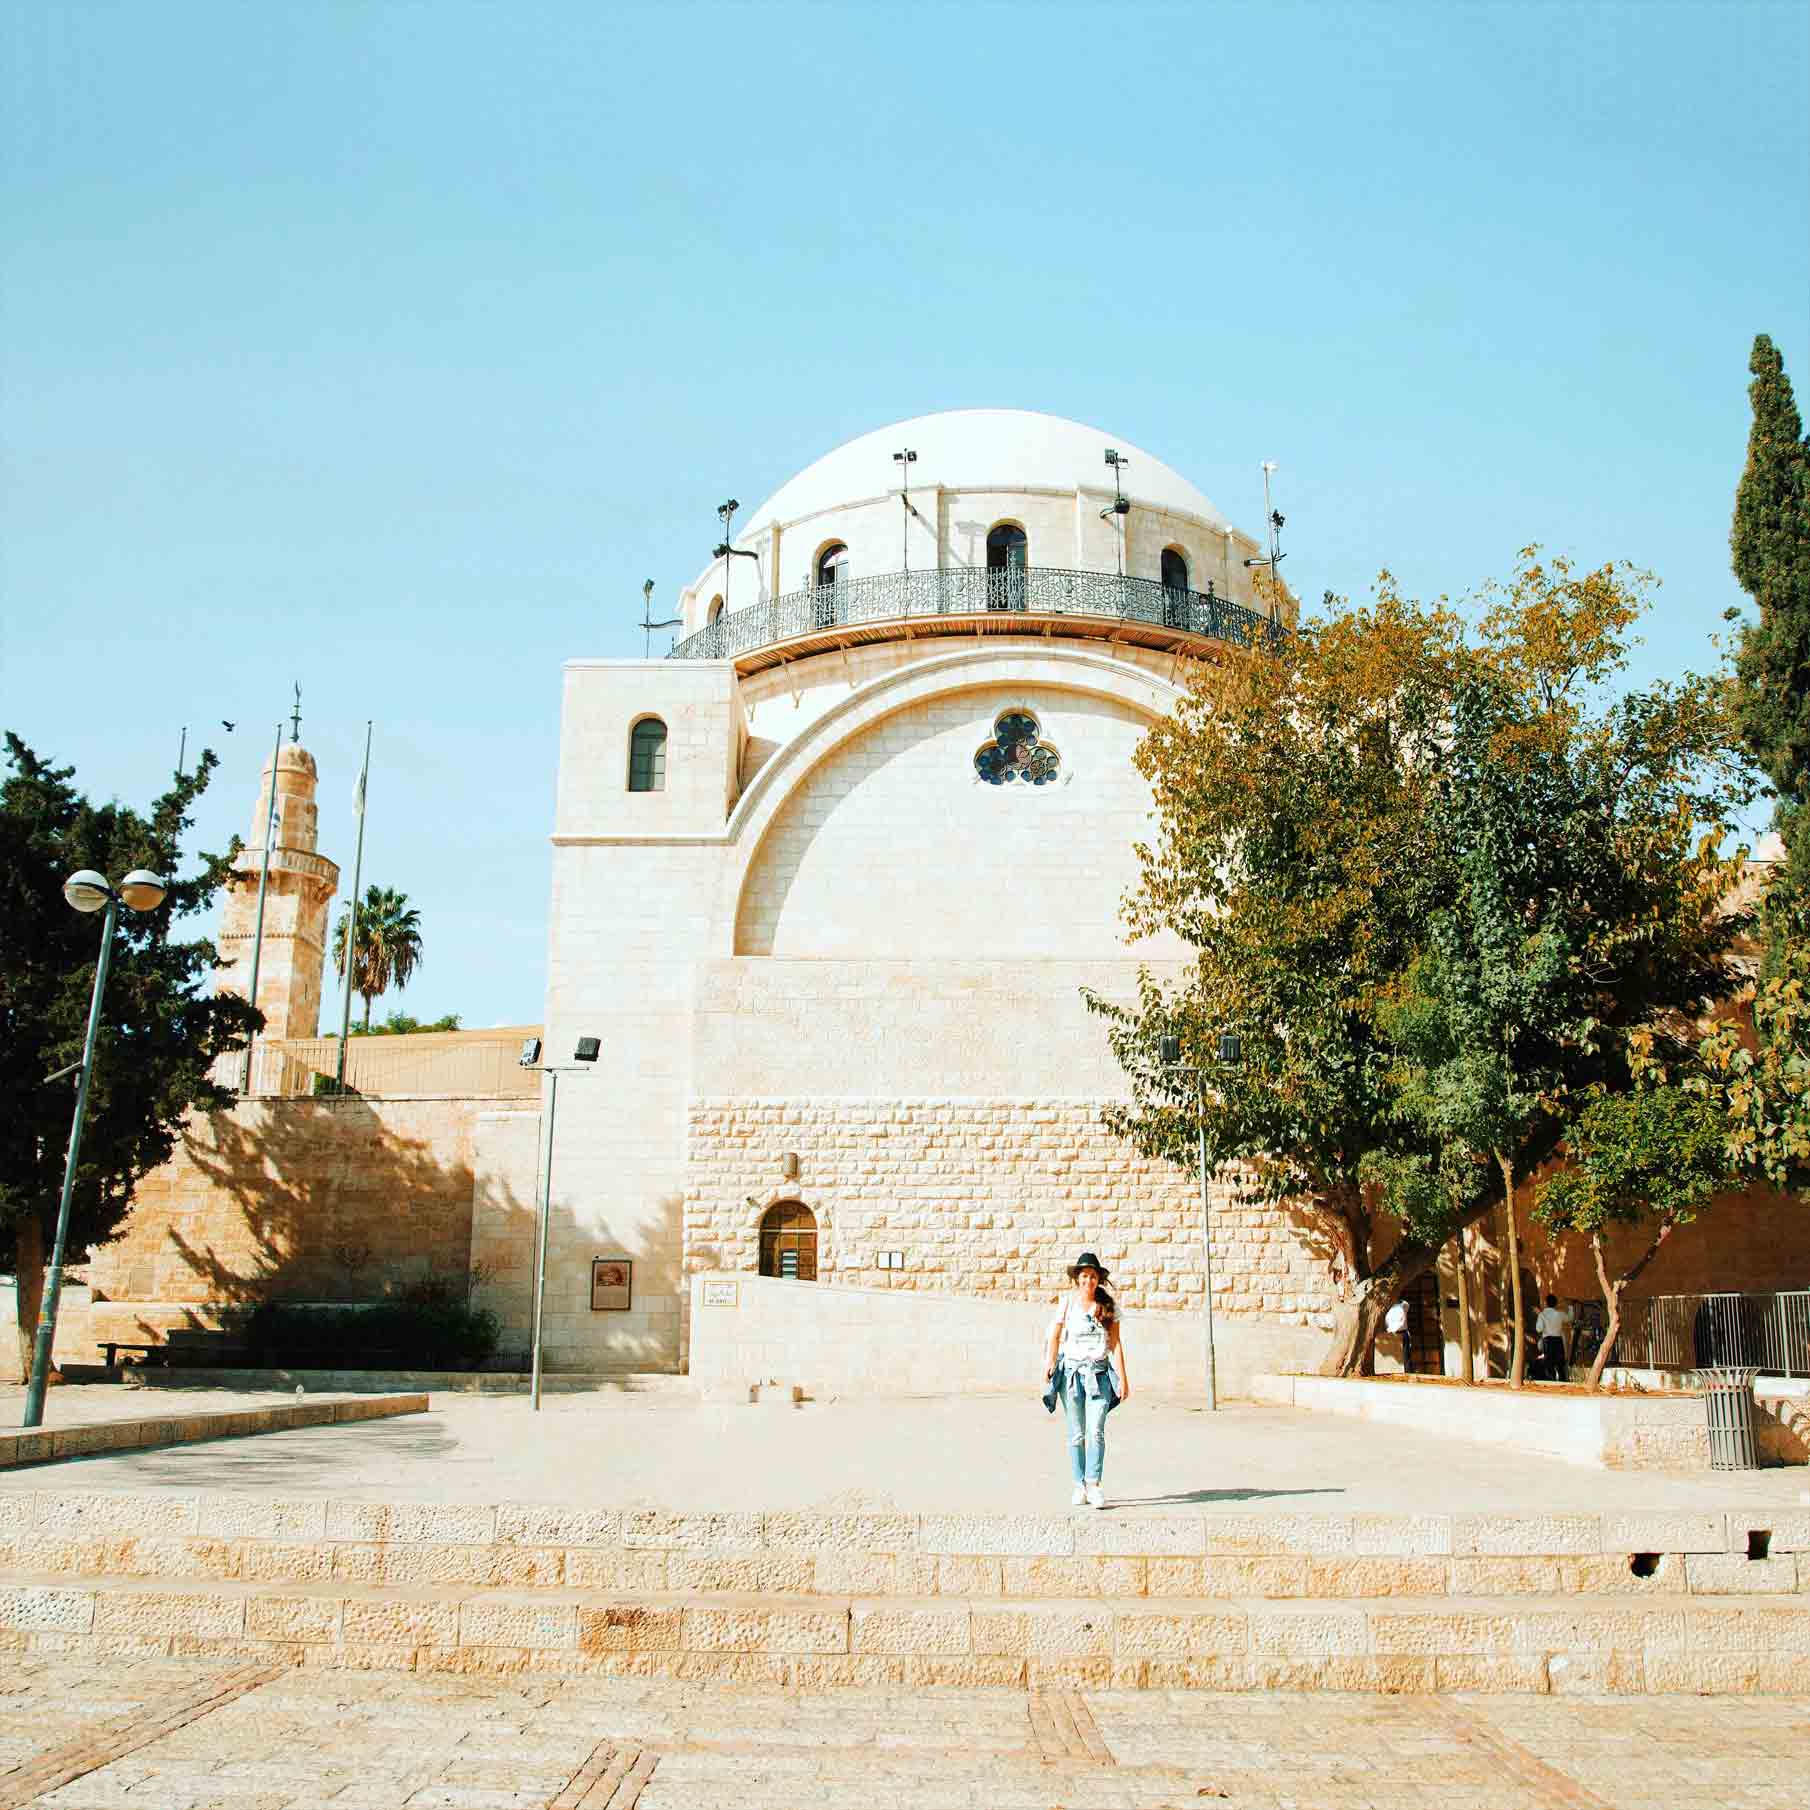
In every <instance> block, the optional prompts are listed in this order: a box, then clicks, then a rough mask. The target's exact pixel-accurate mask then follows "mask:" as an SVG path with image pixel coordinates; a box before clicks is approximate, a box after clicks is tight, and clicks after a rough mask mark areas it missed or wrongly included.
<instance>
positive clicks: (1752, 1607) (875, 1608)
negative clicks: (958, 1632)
mask: <svg viewBox="0 0 1810 1810" xmlns="http://www.w3.org/2000/svg"><path fill="white" fill-rule="evenodd" d="M81 1595H89V1596H94V1597H97V1598H98V1597H133V1598H145V1599H156V1600H163V1601H169V1602H178V1603H183V1604H193V1603H201V1602H206V1601H224V1602H235V1601H236V1602H253V1601H264V1600H270V1601H281V1602H318V1603H341V1602H358V1603H372V1604H389V1605H394V1606H397V1607H399V1608H407V1607H410V1606H419V1607H422V1608H428V1607H438V1606H446V1605H451V1606H454V1607H459V1608H464V1607H466V1606H476V1607H479V1608H482V1609H512V1610H519V1611H521V1612H522V1613H523V1614H524V1615H528V1616H532V1617H545V1616H548V1615H549V1614H552V1613H555V1612H557V1611H558V1610H560V1609H562V1608H572V1609H585V1610H592V1609H595V1610H618V1609H620V1610H624V1611H636V1610H646V1611H649V1612H654V1611H664V1612H671V1611H674V1610H677V1611H680V1612H692V1611H706V1612H723V1613H729V1614H735V1615H743V1616H750V1617H752V1616H765V1617H778V1618H782V1619H783V1618H787V1617H803V1618H807V1619H808V1618H818V1617H826V1616H827V1617H835V1616H846V1615H871V1616H878V1617H892V1616H904V1615H918V1614H934V1615H940V1616H945V1617H952V1616H955V1615H960V1614H967V1613H969V1612H979V1613H985V1614H999V1615H1020V1616H1054V1617H1061V1616H1076V1617H1080V1618H1082V1619H1083V1620H1087V1619H1095V1620H1097V1619H1100V1618H1103V1617H1104V1618H1113V1619H1124V1618H1135V1617H1150V1616H1158V1617H1161V1616H1192V1617H1199V1618H1202V1619H1207V1620H1213V1619H1226V1618H1237V1617H1246V1618H1249V1617H1253V1616H1269V1617H1274V1618H1283V1619H1287V1618H1293V1619H1299V1620H1304V1621H1305V1620H1316V1619H1326V1618H1338V1619H1341V1620H1344V1621H1347V1622H1349V1621H1354V1620H1368V1619H1371V1618H1373V1617H1401V1616H1430V1617H1432V1618H1434V1619H1436V1620H1439V1621H1453V1620H1478V1619H1481V1620H1489V1621H1500V1620H1512V1619H1516V1618H1524V1617H1530V1616H1539V1615H1547V1614H1564V1615H1570V1616H1575V1617H1579V1618H1581V1619H1585V1620H1588V1619H1590V1618H1593V1617H1601V1616H1606V1615H1620V1616H1634V1617H1638V1618H1643V1619H1648V1620H1656V1619H1660V1618H1672V1619H1678V1618H1681V1617H1686V1616H1689V1617H1693V1618H1697V1619H1704V1618H1708V1619H1711V1620H1714V1619H1717V1618H1721V1619H1726V1618H1728V1617H1730V1616H1736V1615H1749V1614H1760V1615H1762V1616H1763V1617H1764V1618H1766V1619H1767V1620H1769V1621H1770V1620H1777V1621H1780V1622H1782V1623H1783V1624H1784V1625H1786V1626H1787V1627H1788V1628H1789V1629H1790V1630H1791V1631H1792V1632H1794V1633H1795V1634H1796V1635H1797V1636H1798V1637H1799V1639H1800V1642H1801V1645H1800V1646H1799V1647H1795V1648H1793V1649H1792V1650H1801V1651H1803V1652H1804V1653H1805V1655H1806V1657H1807V1659H1810V1600H1799V1599H1798V1598H1796V1597H1783V1598H1781V1597H1780V1596H1778V1595H1775V1594H1761V1595H1748V1596H1736V1595H1730V1596H1717V1597H1687V1596H1678V1595H1670V1596H1646V1595H1630V1596H1625V1597H1591V1598H1588V1599H1586V1598H1582V1597H1579V1596H1577V1595H1575V1594H1571V1593H1546V1594H1530V1595H1526V1596H1517V1597H1513V1598H1503V1597H1499V1596H1425V1595H1423V1596H1394V1597H1371V1598H1350V1599H1346V1600H1343V1601H1341V1602H1340V1603H1339V1604H1338V1606H1337V1607H1328V1605H1327V1603H1326V1602H1325V1601H1324V1600H1323V1599H1311V1600H1290V1599H1287V1598H1275V1597H1199V1596H1149V1597H1121V1598H1112V1597H1097V1596H1051V1597H1042V1598H1036V1599H1029V1598H1023V1597H1007V1596H986V1595H980V1594H970V1595H964V1596H866V1595H862V1594H859V1593H849V1592H845V1593H843V1594H841V1595H836V1596H827V1595H826V1596H806V1595H793V1594H781V1593H772V1592H764V1591H751V1590H604V1589H570V1590H519V1589H509V1588H491V1589H485V1588H474V1587H472V1586H470V1585H461V1584H359V1583H346V1582H341V1581H338V1580H318V1581H312V1582H302V1583H293V1584H275V1585H273V1584H271V1583H268V1582H265V1581H264V1580H261V1579H249V1578H222V1579H217V1580H215V1579H191V1578H177V1579H165V1578H122V1577H96V1578H79V1579H71V1578H69V1577H66V1576H63V1575H60V1574H58V1573H54V1572H17V1571H13V1572H0V1627H4V1626H8V1625H11V1622H10V1617H11V1616H12V1615H13V1614H14V1613H15V1611H16V1608H17V1605H18V1604H19V1603H20V1602H21V1601H23V1600H26V1599H29V1600H31V1601H34V1602H47V1601H49V1600H50V1599H52V1598H59V1597H74V1596H81Z"/></svg>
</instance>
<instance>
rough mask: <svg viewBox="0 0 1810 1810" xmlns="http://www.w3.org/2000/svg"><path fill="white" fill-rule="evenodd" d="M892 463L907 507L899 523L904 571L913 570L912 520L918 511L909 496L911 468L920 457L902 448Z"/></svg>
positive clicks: (906, 447)
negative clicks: (896, 469) (895, 467)
mask: <svg viewBox="0 0 1810 1810" xmlns="http://www.w3.org/2000/svg"><path fill="white" fill-rule="evenodd" d="M892 462H893V463H894V464H895V465H896V466H898V468H899V501H900V502H901V503H903V504H904V505H905V510H904V516H903V519H902V520H901V521H900V523H899V536H900V539H899V547H900V553H901V556H902V558H903V560H904V569H905V570H906V571H907V572H909V571H910V570H911V518H912V517H913V516H914V515H916V514H917V511H916V510H915V509H913V508H912V506H911V497H910V495H909V494H908V492H909V490H910V488H911V468H912V466H914V465H915V464H917V462H918V455H917V454H916V453H915V452H914V451H913V450H912V449H911V448H910V447H909V446H902V447H900V448H899V450H898V451H897V452H896V453H894V454H893V456H892Z"/></svg>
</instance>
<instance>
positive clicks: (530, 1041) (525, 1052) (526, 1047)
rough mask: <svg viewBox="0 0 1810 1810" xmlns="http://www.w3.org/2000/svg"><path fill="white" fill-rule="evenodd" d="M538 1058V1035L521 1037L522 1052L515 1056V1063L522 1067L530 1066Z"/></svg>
mask: <svg viewBox="0 0 1810 1810" xmlns="http://www.w3.org/2000/svg"><path fill="white" fill-rule="evenodd" d="M539 1060H540V1039H539V1038H538V1037H524V1038H523V1039H522V1053H521V1054H520V1055H519V1056H518V1057H517V1058H516V1062H517V1064H518V1065H519V1066H520V1067H522V1068H532V1067H533V1066H534V1065H535V1063H537V1062H538V1061H539Z"/></svg>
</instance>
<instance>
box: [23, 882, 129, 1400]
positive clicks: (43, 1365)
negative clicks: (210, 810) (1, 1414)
mask: <svg viewBox="0 0 1810 1810" xmlns="http://www.w3.org/2000/svg"><path fill="white" fill-rule="evenodd" d="M63 896H64V897H65V898H66V899H67V900H68V901H69V903H70V904H71V905H73V906H74V907H75V909H76V910H77V911H93V910H94V909H95V908H96V906H97V905H98V904H99V903H100V902H101V900H102V899H104V900H105V901H106V909H107V915H106V917H105V919H104V920H103V921H102V923H101V952H100V957H99V959H98V960H97V961H96V962H95V965H94V993H93V995H92V997H91V998H90V999H89V1001H88V1034H87V1036H86V1037H84V1038H83V1040H82V1060H81V1064H80V1067H79V1069H78V1071H77V1073H78V1075H79V1077H80V1078H79V1079H78V1080H77V1082H76V1086H75V1120H74V1123H73V1124H71V1126H70V1128H69V1154H68V1156H67V1157H66V1158H65V1159H64V1162H63V1195H62V1199H61V1200H59V1201H58V1203H57V1231H56V1238H55V1241H54V1242H53V1243H52V1245H51V1247H50V1268H49V1270H48V1271H47V1272H46V1274H45V1277H44V1294H43V1297H42V1299H41V1301H40V1303H39V1306H38V1332H37V1339H36V1342H35V1344H34V1345H33V1347H32V1354H31V1380H30V1381H29V1382H28V1383H27V1384H26V1388H25V1414H24V1417H23V1419H22V1420H21V1421H20V1425H21V1426H25V1427H36V1426H40V1425H42V1424H43V1420H44V1391H45V1389H46V1388H47V1387H48V1386H49V1383H50V1361H51V1352H52V1350H53V1348H54V1347H55V1345H56V1340H57V1307H58V1305H59V1303H60V1302H61V1300H62V1295H63V1254H64V1252H65V1250H66V1249H67V1248H68V1245H69V1203H70V1201H71V1200H72V1199H73V1198H74V1196H75V1171H76V1165H77V1164H78V1163H79V1162H80V1161H81V1156H82V1126H83V1123H84V1122H85V1121H86V1119H87V1117H88V1082H89V1079H90V1077H91V1076H92V1075H93V1074H94V1041H95V1038H96V1036H97V1035H98V1034H99V1032H100V1025H101V995H102V994H103V993H105V992H106V990H107V970H108V968H109V967H110V966H111V965H112V961H113V930H114V926H115V925H116V924H117V923H118V921H119V907H120V902H121V900H122V899H123V900H124V901H125V903H126V904H128V905H130V906H131V907H132V909H133V910H134V911H155V910H156V909H157V907H158V906H159V905H161V904H162V903H163V898H164V884H163V881H162V880H160V879H159V878H158V877H157V875H155V874H153V873H147V872H146V871H145V870H144V869H143V868H135V869H134V870H133V871H132V872H131V873H129V874H127V875H126V877H125V879H124V880H123V881H121V882H120V887H119V890H118V891H115V890H114V889H113V888H112V887H111V886H109V885H108V884H107V882H106V880H105V879H104V878H102V876H101V875H99V874H97V873H94V872H92V871H91V870H89V869H86V868H84V869H83V870H82V871H81V872H80V873H78V874H72V875H71V876H70V878H69V880H68V882H67V884H66V885H65V886H64V888H63ZM64 1072H65V1073H67V1072H68V1071H67V1070H65V1071H64ZM52 1079H55V1077H54V1076H53V1077H52Z"/></svg>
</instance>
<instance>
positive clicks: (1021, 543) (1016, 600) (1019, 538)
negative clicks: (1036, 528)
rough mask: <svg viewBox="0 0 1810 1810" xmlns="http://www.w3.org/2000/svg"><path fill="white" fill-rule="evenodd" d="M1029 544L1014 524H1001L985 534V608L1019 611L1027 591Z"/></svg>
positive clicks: (1022, 606)
mask: <svg viewBox="0 0 1810 1810" xmlns="http://www.w3.org/2000/svg"><path fill="white" fill-rule="evenodd" d="M1030 563H1031V543H1030V540H1029V538H1028V537H1027V536H1026V534H1025V531H1024V530H1023V529H1022V528H1021V527H1019V525H1018V524H1017V523H1016V522H1001V523H999V525H998V526H997V527H995V528H993V529H992V530H991V531H990V532H989V533H988V535H987V608H988V609H990V610H1022V609H1023V608H1024V607H1025V599H1026V592H1027V590H1028V589H1029V587H1028V585H1027V583H1026V579H1025V573H1026V571H1027V570H1028V568H1029V566H1030Z"/></svg>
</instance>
